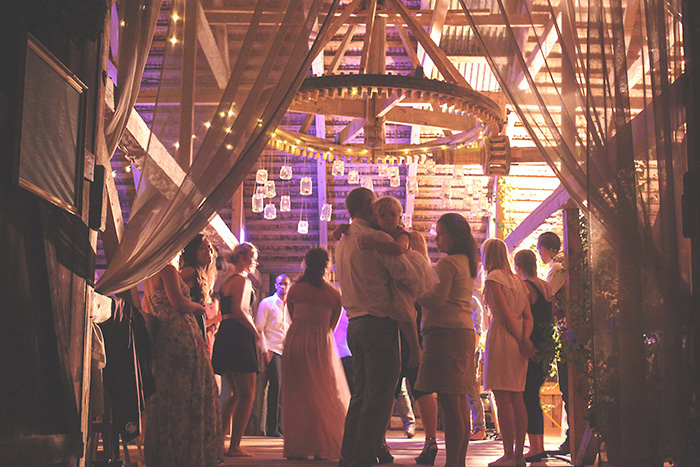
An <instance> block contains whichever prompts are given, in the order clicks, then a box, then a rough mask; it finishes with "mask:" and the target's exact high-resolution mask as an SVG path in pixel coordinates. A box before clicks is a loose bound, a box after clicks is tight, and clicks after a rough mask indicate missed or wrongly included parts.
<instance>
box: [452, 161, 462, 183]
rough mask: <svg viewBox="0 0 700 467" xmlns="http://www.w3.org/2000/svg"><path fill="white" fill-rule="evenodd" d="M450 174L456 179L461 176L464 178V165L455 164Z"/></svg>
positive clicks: (459, 178)
mask: <svg viewBox="0 0 700 467" xmlns="http://www.w3.org/2000/svg"><path fill="white" fill-rule="evenodd" d="M452 175H453V176H454V178H455V179H456V180H461V179H462V178H464V166H461V165H455V166H454V169H453V171H452Z"/></svg>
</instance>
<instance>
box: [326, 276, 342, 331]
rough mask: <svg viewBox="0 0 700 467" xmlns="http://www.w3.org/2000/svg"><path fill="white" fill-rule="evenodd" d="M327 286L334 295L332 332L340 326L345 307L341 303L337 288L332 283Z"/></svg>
mask: <svg viewBox="0 0 700 467" xmlns="http://www.w3.org/2000/svg"><path fill="white" fill-rule="evenodd" d="M325 287H327V288H328V289H329V293H330V295H331V296H332V297H333V304H334V305H333V312H332V313H331V322H330V325H331V332H332V331H334V330H335V328H336V327H337V326H338V321H340V314H341V313H342V312H343V307H342V305H341V304H340V293H338V291H337V290H335V289H334V288H333V287H332V286H331V285H329V284H326V285H325Z"/></svg>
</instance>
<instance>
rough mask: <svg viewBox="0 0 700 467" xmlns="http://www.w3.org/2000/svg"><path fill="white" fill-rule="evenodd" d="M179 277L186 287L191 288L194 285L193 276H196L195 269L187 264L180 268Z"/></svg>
mask: <svg viewBox="0 0 700 467" xmlns="http://www.w3.org/2000/svg"><path fill="white" fill-rule="evenodd" d="M180 277H182V280H183V281H185V284H187V287H189V288H192V287H194V285H195V280H196V279H195V278H196V277H197V271H195V269H194V268H193V267H192V266H187V267H184V268H182V269H180Z"/></svg>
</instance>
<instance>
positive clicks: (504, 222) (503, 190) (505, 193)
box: [495, 177, 518, 237]
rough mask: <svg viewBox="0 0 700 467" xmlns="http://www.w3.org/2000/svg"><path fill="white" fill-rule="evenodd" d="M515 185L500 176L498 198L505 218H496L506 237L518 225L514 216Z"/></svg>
mask: <svg viewBox="0 0 700 467" xmlns="http://www.w3.org/2000/svg"><path fill="white" fill-rule="evenodd" d="M513 193H515V187H514V186H513V185H512V184H511V183H509V182H508V180H507V178H506V177H498V184H497V187H496V198H497V199H498V205H499V206H500V208H501V211H502V213H503V219H496V220H495V224H496V228H498V229H500V230H501V231H502V232H503V235H504V237H505V236H508V235H509V234H510V233H511V232H512V231H513V230H514V229H515V227H517V225H518V221H517V219H516V218H515V217H513V205H514V204H515V198H514V196H513Z"/></svg>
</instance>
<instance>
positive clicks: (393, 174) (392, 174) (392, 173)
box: [388, 165, 399, 178]
mask: <svg viewBox="0 0 700 467" xmlns="http://www.w3.org/2000/svg"><path fill="white" fill-rule="evenodd" d="M388 174H389V175H388V176H389V178H394V177H396V178H398V176H399V168H398V166H396V165H392V166H391V167H389V169H388Z"/></svg>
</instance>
